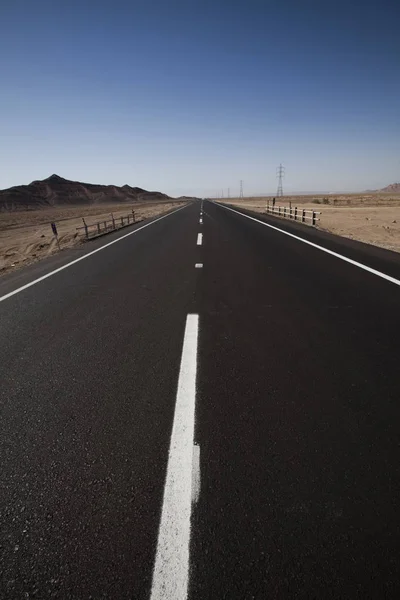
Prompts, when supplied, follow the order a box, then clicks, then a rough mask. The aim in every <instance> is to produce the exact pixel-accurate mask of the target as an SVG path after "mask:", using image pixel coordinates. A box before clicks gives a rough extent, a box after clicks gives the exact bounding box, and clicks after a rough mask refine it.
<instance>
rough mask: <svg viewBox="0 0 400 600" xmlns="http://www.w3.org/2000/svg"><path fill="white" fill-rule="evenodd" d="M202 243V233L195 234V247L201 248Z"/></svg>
mask: <svg viewBox="0 0 400 600" xmlns="http://www.w3.org/2000/svg"><path fill="white" fill-rule="evenodd" d="M202 243H203V234H202V233H198V234H197V245H198V246H201V245H202Z"/></svg>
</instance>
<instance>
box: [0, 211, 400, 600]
mask: <svg viewBox="0 0 400 600" xmlns="http://www.w3.org/2000/svg"><path fill="white" fill-rule="evenodd" d="M199 212H200V202H195V203H193V204H191V205H189V206H188V207H186V208H184V209H182V210H179V211H177V212H175V213H174V214H171V215H169V216H167V217H165V218H164V219H161V220H159V221H157V222H154V223H153V224H151V225H149V226H148V227H146V228H145V229H142V230H141V231H137V233H135V234H132V235H130V236H128V237H124V238H123V239H121V240H120V241H119V242H118V243H115V244H113V245H111V246H109V247H107V248H105V249H104V250H102V251H99V252H98V253H96V254H93V255H92V256H89V257H88V258H86V259H84V260H82V261H80V262H78V263H76V264H74V265H71V266H70V267H68V268H66V269H65V270H62V271H60V272H58V273H56V274H54V275H53V276H51V277H48V278H47V279H45V280H43V281H40V282H39V283H37V284H36V285H33V286H32V287H29V288H28V289H25V290H23V291H21V292H20V293H18V294H16V295H14V296H11V297H9V298H7V299H6V300H4V301H3V302H0V365H1V374H0V375H1V380H0V408H1V413H0V456H1V472H0V481H1V496H0V528H1V534H0V572H1V575H0V597H1V598H10V599H14V598H15V599H28V598H29V599H30V598H38V599H47V598H68V599H69V598H71V599H86V598H87V599H89V598H93V599H97V598H110V599H116V600H123V599H128V598H129V599H134V600H136V599H138V600H140V599H142V598H143V599H148V598H150V593H151V585H152V570H153V565H154V560H155V553H156V548H157V536H158V528H159V523H160V514H161V507H162V502H163V489H164V481H165V477H166V469H167V462H168V451H169V443H170V436H171V429H172V423H173V419H174V408H175V399H176V390H177V382H178V376H179V364H180V356H181V350H182V340H183V335H184V329H185V320H186V316H187V314H188V313H198V314H199V322H200V329H199V347H198V373H197V400H196V431H195V442H196V444H198V445H199V446H200V449H201V450H200V456H201V490H200V496H199V500H198V502H197V504H195V505H193V509H192V528H191V545H190V565H191V569H190V591H189V597H190V598H191V599H200V600H203V599H220V598H221V599H225V598H226V599H236V598H238V599H250V598H256V599H265V598H277V599H281V598H282V599H286V598H397V597H398V596H399V594H400V574H399V551H398V549H397V547H398V546H399V543H398V542H399V538H400V517H399V514H400V497H399V490H400V435H399V432H400V425H399V423H400V378H399V374H400V368H399V342H398V339H399V331H400V312H399V304H400V286H397V285H395V284H393V283H390V282H388V281H385V280H383V279H381V278H379V277H377V276H376V275H373V274H371V273H368V272H366V271H363V270H361V269H360V268H358V267H356V266H354V265H351V264H348V263H345V262H343V261H342V260H340V259H338V258H336V257H333V256H330V255H328V254H326V253H324V252H321V251H320V250H318V249H316V248H313V247H311V246H308V245H306V244H304V243H301V242H300V241H298V240H296V239H293V238H290V237H288V236H286V235H284V233H282V232H279V231H276V230H274V229H271V228H269V227H266V226H263V225H262V224H260V223H257V222H255V221H252V220H249V219H247V218H246V217H245V216H243V215H240V214H237V213H236V212H232V211H229V210H227V209H226V208H223V207H221V206H218V205H215V204H213V203H211V202H204V216H203V224H202V225H199ZM242 212H243V213H245V212H246V211H242ZM247 214H250V213H247ZM257 218H259V217H258V216H257ZM261 219H262V220H264V221H265V222H267V223H270V224H273V225H275V226H276V227H279V228H280V229H282V230H284V231H289V232H293V233H295V234H296V235H298V236H300V237H303V238H304V239H308V240H310V241H313V242H314V243H316V244H320V245H322V246H324V247H326V248H328V249H331V250H333V251H335V252H338V253H341V254H343V255H345V256H347V257H349V258H351V259H353V260H356V261H359V262H361V263H363V264H365V265H367V266H369V267H371V268H374V269H377V270H380V271H382V272H384V273H386V274H388V275H391V276H392V277H395V278H398V279H400V256H399V255H397V254H395V253H392V252H389V251H385V250H381V249H378V248H374V247H372V246H367V245H364V244H359V243H356V242H352V241H349V240H342V239H340V238H337V237H334V236H331V235H329V234H325V233H322V232H319V231H316V230H313V229H311V228H307V227H304V226H301V225H298V224H295V223H288V222H286V221H282V220H280V219H277V218H273V217H268V218H264V219H263V218H262V217H261ZM138 228H139V226H134V227H133V228H132V231H133V230H134V229H138ZM126 231H127V230H125V231H124V234H125V233H126ZM200 231H201V232H202V233H203V236H204V237H203V245H202V246H197V245H196V239H197V234H198V232H200ZM118 237H122V234H121V233H119V234H113V235H111V236H107V237H106V238H104V240H97V241H95V242H93V244H90V245H89V244H88V245H86V246H85V247H84V248H80V249H76V250H72V251H70V252H62V253H60V255H58V256H57V257H54V258H52V259H51V260H49V261H43V262H42V263H40V264H38V265H34V266H32V267H30V268H27V269H25V270H24V271H20V272H19V273H17V274H14V275H12V276H8V277H4V278H3V279H1V280H0V298H1V296H3V295H5V294H8V293H9V292H10V291H12V290H13V289H16V288H18V287H20V286H23V285H25V284H26V283H29V282H30V281H32V280H34V279H36V278H37V277H41V276H42V275H44V274H46V273H48V272H50V271H52V270H53V269H55V268H58V267H59V266H62V265H64V264H66V263H68V262H69V261H70V260H74V259H75V258H77V257H80V256H83V254H85V253H86V252H88V251H89V250H91V249H95V248H100V247H102V246H103V245H105V244H106V243H109V242H110V241H113V240H114V239H117V238H118ZM195 263H203V264H204V267H203V268H202V269H195V268H194V267H195Z"/></svg>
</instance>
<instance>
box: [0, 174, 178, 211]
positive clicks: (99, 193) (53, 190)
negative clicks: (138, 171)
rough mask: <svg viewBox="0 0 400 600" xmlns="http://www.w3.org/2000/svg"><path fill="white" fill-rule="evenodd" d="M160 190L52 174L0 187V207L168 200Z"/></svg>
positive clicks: (0, 208) (5, 208) (12, 208)
mask: <svg viewBox="0 0 400 600" xmlns="http://www.w3.org/2000/svg"><path fill="white" fill-rule="evenodd" d="M168 199H169V196H167V195H166V194H162V193H161V192H148V191H147V190H143V189H142V188H138V187H131V186H130V185H123V186H122V187H119V186H117V185H96V184H93V183H81V182H79V181H69V180H68V179H63V177H59V175H51V176H50V177H48V178H47V179H43V180H41V181H32V183H30V184H29V185H17V186H15V187H11V188H8V189H6V190H0V210H31V209H36V208H45V207H49V206H67V205H79V204H105V203H112V202H148V201H156V200H168Z"/></svg>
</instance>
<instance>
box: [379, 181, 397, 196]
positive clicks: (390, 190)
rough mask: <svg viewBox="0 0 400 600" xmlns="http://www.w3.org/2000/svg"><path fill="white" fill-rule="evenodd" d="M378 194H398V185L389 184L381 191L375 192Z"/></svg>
mask: <svg viewBox="0 0 400 600" xmlns="http://www.w3.org/2000/svg"><path fill="white" fill-rule="evenodd" d="M377 191H378V192H385V193H386V192H388V193H391V194H400V183H391V184H390V185H387V186H386V187H384V188H382V189H381V190H377Z"/></svg>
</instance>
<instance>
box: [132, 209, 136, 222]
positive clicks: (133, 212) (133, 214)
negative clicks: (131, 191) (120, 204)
mask: <svg viewBox="0 0 400 600" xmlns="http://www.w3.org/2000/svg"><path fill="white" fill-rule="evenodd" d="M132 217H133V222H134V223H136V219H135V211H134V210H133V208H132Z"/></svg>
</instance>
